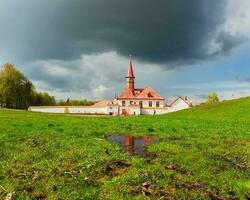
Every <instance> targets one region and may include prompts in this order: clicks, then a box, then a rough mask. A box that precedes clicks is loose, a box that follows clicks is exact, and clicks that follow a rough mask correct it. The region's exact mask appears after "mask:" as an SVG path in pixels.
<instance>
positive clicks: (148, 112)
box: [141, 107, 169, 115]
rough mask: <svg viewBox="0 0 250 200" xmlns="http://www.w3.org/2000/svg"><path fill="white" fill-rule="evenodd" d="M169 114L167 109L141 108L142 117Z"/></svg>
mask: <svg viewBox="0 0 250 200" xmlns="http://www.w3.org/2000/svg"><path fill="white" fill-rule="evenodd" d="M168 112H169V109H168V108H166V107H165V108H142V109H141V114H142V115H161V114H166V113H168Z"/></svg>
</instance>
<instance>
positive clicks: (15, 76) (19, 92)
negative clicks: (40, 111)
mask: <svg viewBox="0 0 250 200" xmlns="http://www.w3.org/2000/svg"><path fill="white" fill-rule="evenodd" d="M94 103H95V102H93V101H88V100H69V99H68V100H66V101H63V100H61V101H56V100H55V98H54V97H53V96H51V95H49V94H48V93H46V92H38V91H37V90H36V88H35V86H34V85H33V84H32V82H31V81H29V80H28V79H27V78H26V77H25V76H24V75H23V74H22V73H21V72H20V71H19V70H17V69H16V68H15V66H14V65H13V64H9V63H6V64H4V65H3V66H2V67H1V70H0V107H6V108H14V109H27V108H28V107H29V106H55V105H69V106H70V105H83V106H85V105H93V104H94Z"/></svg>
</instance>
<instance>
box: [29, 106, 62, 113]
mask: <svg viewBox="0 0 250 200" xmlns="http://www.w3.org/2000/svg"><path fill="white" fill-rule="evenodd" d="M29 110H30V111H33V112H44V113H64V107H60V108H59V107H30V108H29Z"/></svg>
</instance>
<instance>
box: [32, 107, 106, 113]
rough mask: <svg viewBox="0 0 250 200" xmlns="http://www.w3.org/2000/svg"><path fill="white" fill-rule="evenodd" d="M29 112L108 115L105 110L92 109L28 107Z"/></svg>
mask: <svg viewBox="0 0 250 200" xmlns="http://www.w3.org/2000/svg"><path fill="white" fill-rule="evenodd" d="M29 110H30V111H33V112H44V113H73V114H108V112H107V108H106V107H105V108H94V107H46V106H44V107H30V109H29Z"/></svg>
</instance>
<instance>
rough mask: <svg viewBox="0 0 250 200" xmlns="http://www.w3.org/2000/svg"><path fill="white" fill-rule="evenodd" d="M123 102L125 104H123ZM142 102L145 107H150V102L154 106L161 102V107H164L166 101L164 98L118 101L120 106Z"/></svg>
mask: <svg viewBox="0 0 250 200" xmlns="http://www.w3.org/2000/svg"><path fill="white" fill-rule="evenodd" d="M123 102H124V103H125V104H123ZM140 102H142V107H143V108H144V107H145V108H148V107H149V102H152V108H157V102H158V103H159V108H163V107H164V101H163V100H143V99H142V100H134V99H131V100H120V99H119V100H117V103H118V105H119V106H129V105H131V103H132V104H137V105H140Z"/></svg>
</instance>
